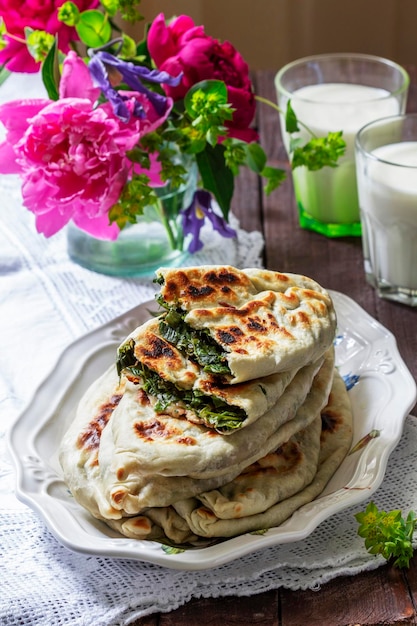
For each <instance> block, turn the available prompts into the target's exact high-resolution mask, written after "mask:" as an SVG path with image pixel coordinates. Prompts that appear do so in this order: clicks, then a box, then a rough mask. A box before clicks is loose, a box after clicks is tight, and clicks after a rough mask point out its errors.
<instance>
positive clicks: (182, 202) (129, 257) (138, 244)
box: [67, 161, 197, 278]
mask: <svg viewBox="0 0 417 626" xmlns="http://www.w3.org/2000/svg"><path fill="white" fill-rule="evenodd" d="M184 165H186V164H185V163H184ZM186 167H187V181H186V183H184V184H183V185H182V186H180V187H178V188H176V189H174V188H172V186H171V185H170V184H167V185H166V186H164V187H159V188H157V189H156V192H157V195H158V201H159V202H158V206H148V207H146V208H145V210H144V214H143V216H140V217H138V218H137V221H136V223H135V224H128V225H127V226H126V227H125V228H123V229H122V230H121V231H120V233H119V236H118V238H117V239H116V240H115V241H108V240H104V239H98V238H96V237H93V236H92V235H89V234H88V233H86V232H85V231H83V230H81V229H79V228H78V227H77V226H75V225H74V224H73V223H70V224H69V225H68V227H67V250H68V255H69V257H70V258H71V259H72V260H73V261H74V262H75V263H77V264H78V265H81V266H82V267H85V268H87V269H89V270H93V271H95V272H99V273H101V274H108V275H110V276H124V277H136V278H141V277H142V278H147V277H152V276H153V275H154V273H155V271H156V270H157V269H158V268H159V267H164V266H165V267H169V266H170V267H178V266H180V265H181V264H182V263H183V261H184V260H185V259H186V258H187V256H188V252H187V245H188V241H187V240H185V239H184V234H183V231H182V226H181V216H180V211H181V210H182V209H184V208H187V207H188V206H189V205H190V204H191V201H192V198H193V194H194V192H195V190H196V186H197V167H196V165H195V162H194V161H191V162H189V163H188V164H187V165H186Z"/></svg>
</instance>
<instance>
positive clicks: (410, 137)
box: [356, 113, 417, 306]
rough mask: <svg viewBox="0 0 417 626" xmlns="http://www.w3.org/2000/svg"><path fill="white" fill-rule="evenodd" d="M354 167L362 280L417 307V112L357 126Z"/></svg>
mask: <svg viewBox="0 0 417 626" xmlns="http://www.w3.org/2000/svg"><path fill="white" fill-rule="evenodd" d="M356 169H357V180H358V192H359V206H360V214H361V221H362V243H363V253H364V263H365V274H366V278H367V280H368V282H369V283H370V284H371V285H373V286H374V287H375V288H376V289H377V291H378V294H379V295H380V296H381V297H382V298H387V299H389V300H395V301H397V302H402V303H404V304H408V305H411V306H417V113H416V114H409V115H400V116H393V117H388V118H384V119H381V120H377V121H375V122H371V123H370V124H367V125H366V126H364V128H362V129H360V131H359V132H358V134H357V137H356Z"/></svg>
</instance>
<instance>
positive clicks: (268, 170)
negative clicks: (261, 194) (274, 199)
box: [261, 166, 287, 195]
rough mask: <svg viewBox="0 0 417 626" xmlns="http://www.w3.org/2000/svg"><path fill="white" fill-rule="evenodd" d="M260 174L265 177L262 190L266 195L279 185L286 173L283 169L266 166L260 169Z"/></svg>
mask: <svg viewBox="0 0 417 626" xmlns="http://www.w3.org/2000/svg"><path fill="white" fill-rule="evenodd" d="M261 176H262V177H263V178H266V179H267V183H266V185H265V187H264V191H265V193H266V195H269V194H270V193H271V192H272V191H274V189H277V188H278V187H279V186H280V185H281V183H282V181H283V180H285V178H286V176H287V173H286V172H285V170H281V169H278V168H276V167H270V166H266V167H265V168H264V169H263V170H262V172H261Z"/></svg>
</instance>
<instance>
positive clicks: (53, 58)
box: [42, 41, 60, 100]
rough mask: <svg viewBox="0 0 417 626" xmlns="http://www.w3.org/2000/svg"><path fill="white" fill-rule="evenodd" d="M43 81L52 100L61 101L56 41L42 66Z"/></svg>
mask: <svg viewBox="0 0 417 626" xmlns="http://www.w3.org/2000/svg"><path fill="white" fill-rule="evenodd" d="M42 80H43V84H44V85H45V88H46V91H47V93H48V96H49V97H50V99H51V100H59V80H60V73H59V62H58V48H57V45H56V41H55V42H54V44H53V46H52V48H51V49H50V50H49V52H48V55H47V57H46V59H45V61H44V62H43V64H42Z"/></svg>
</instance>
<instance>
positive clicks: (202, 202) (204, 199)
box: [182, 189, 237, 254]
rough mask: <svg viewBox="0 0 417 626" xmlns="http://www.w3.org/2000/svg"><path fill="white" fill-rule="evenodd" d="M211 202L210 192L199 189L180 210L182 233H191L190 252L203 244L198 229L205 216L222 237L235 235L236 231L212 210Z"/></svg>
mask: <svg viewBox="0 0 417 626" xmlns="http://www.w3.org/2000/svg"><path fill="white" fill-rule="evenodd" d="M211 202H212V197H211V194H210V193H209V192H208V191H205V190H204V189H199V190H197V191H196V192H195V194H194V196H193V200H192V202H191V204H190V206H189V207H188V208H187V209H185V210H184V211H183V212H182V227H183V231H184V235H192V239H191V242H190V245H189V247H188V251H189V252H191V254H194V252H198V251H199V250H201V248H202V247H203V245H204V244H203V242H202V241H201V239H200V231H201V229H202V228H203V225H204V222H205V219H206V218H207V219H208V220H209V221H210V222H211V224H212V226H213V229H214V230H216V231H217V232H218V233H220V235H221V236H222V237H229V238H231V237H236V235H237V233H236V231H235V230H234V229H233V228H232V227H231V226H229V225H228V223H227V222H226V221H225V220H224V219H223V218H222V217H221V216H220V215H218V214H217V213H216V212H215V211H214V210H213V207H212V205H211Z"/></svg>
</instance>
